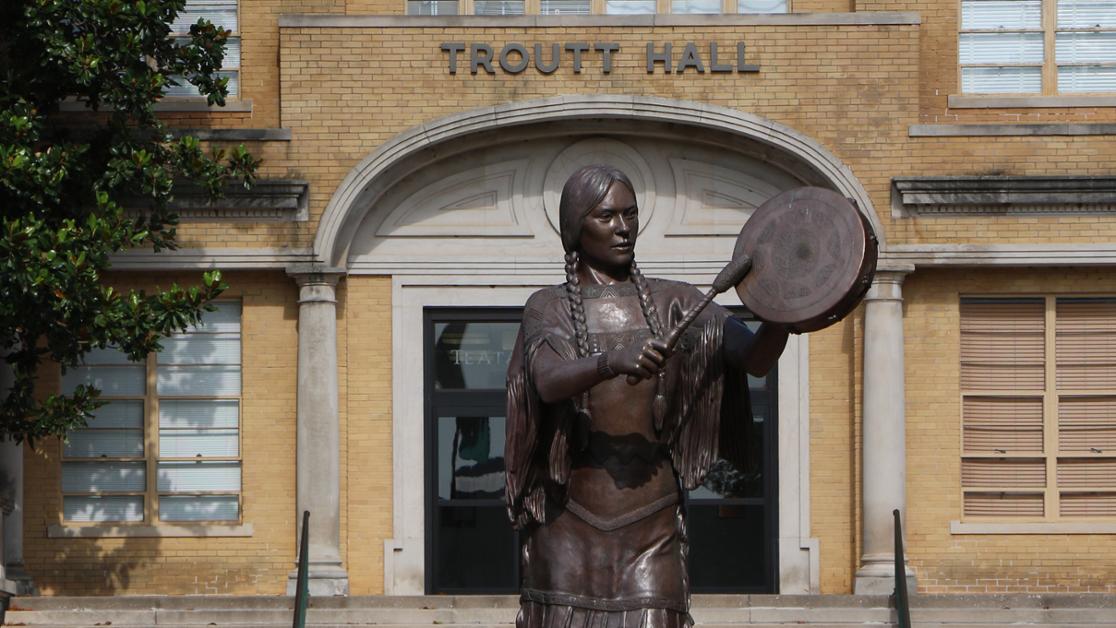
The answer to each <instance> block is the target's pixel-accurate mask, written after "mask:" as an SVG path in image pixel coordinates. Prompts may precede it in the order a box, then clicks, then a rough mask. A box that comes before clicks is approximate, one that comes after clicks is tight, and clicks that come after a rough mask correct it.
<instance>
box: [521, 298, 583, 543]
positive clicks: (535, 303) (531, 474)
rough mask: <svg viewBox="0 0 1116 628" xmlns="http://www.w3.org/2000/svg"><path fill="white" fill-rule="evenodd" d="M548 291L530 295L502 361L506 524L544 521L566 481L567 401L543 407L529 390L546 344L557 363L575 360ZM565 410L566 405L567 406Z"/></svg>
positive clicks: (558, 304)
mask: <svg viewBox="0 0 1116 628" xmlns="http://www.w3.org/2000/svg"><path fill="white" fill-rule="evenodd" d="M562 307H563V304H562V301H561V299H560V298H558V297H557V296H556V295H555V294H554V291H553V289H547V290H542V291H540V292H537V293H535V295H533V296H532V297H531V298H530V299H529V300H528V301H527V305H526V306H525V308H524V312H523V323H522V325H521V326H520V329H519V337H518V338H516V343H515V349H514V351H513V352H512V357H511V360H510V361H509V363H508V379H507V388H508V406H507V428H506V441H505V444H504V464H505V466H506V471H507V484H506V491H507V492H506V501H507V508H508V516H509V518H510V519H511V521H512V525H513V526H514V527H516V528H521V527H523V526H526V525H528V524H530V523H531V522H532V521H534V522H538V523H546V518H547V500H548V496H550V498H555V497H559V496H560V494H561V492H562V491H563V490H564V487H565V485H566V483H567V482H568V481H569V474H570V454H569V442H570V430H571V428H572V415H573V407H572V404H570V403H562V404H551V406H549V407H547V406H544V404H543V403H542V401H541V400H540V399H539V396H538V393H537V392H536V390H535V385H534V376H533V369H532V367H533V364H534V359H535V355H536V353H537V352H538V351H539V349H541V348H542V347H543V346H544V345H546V346H549V347H550V348H551V349H553V350H554V352H555V353H557V354H558V356H559V357H561V358H563V359H574V358H576V357H577V355H576V352H575V351H574V349H573V344H572V339H571V337H572V329H567V327H569V324H568V323H566V321H565V320H564V319H565V318H568V317H563V316H561V315H560V314H561V313H563V312H564V311H565V310H563V309H562ZM567 406H568V407H567Z"/></svg>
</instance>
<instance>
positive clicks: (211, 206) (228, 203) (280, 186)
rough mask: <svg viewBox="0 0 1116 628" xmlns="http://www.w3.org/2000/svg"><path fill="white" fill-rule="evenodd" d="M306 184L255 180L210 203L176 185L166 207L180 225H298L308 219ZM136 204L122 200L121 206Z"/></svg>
mask: <svg viewBox="0 0 1116 628" xmlns="http://www.w3.org/2000/svg"><path fill="white" fill-rule="evenodd" d="M309 192H310V184H309V183H307V182H306V181H302V180H300V179H257V180H256V181H255V182H254V183H253V184H252V188H251V189H245V188H244V186H241V185H238V184H235V183H230V184H227V185H225V187H224V189H223V190H222V197H221V198H219V199H217V200H214V201H210V200H209V195H208V193H207V192H206V191H205V190H204V189H203V188H201V187H199V186H197V185H193V184H178V185H175V187H174V198H173V199H172V200H171V202H170V204H169V208H170V209H171V210H172V211H174V212H175V213H177V214H178V217H179V219H180V220H181V221H182V222H301V221H305V220H306V219H307V218H308V208H309V199H308V197H309ZM135 205H139V201H138V200H135V201H134V202H133V203H130V202H128V201H125V207H129V206H135Z"/></svg>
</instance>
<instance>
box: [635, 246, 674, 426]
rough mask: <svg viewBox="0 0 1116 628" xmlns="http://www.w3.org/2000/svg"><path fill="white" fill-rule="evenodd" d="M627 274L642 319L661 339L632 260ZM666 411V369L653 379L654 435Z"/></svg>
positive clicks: (658, 323) (653, 310) (656, 315)
mask: <svg viewBox="0 0 1116 628" xmlns="http://www.w3.org/2000/svg"><path fill="white" fill-rule="evenodd" d="M629 274H630V275H631V276H632V283H634V284H635V287H636V294H638V295H639V308H640V309H641V310H643V318H645V319H647V326H648V327H649V328H651V334H652V335H654V336H655V337H657V338H663V337H664V336H663V325H662V321H660V320H659V308H658V307H656V306H655V300H654V299H653V298H651V289H650V288H648V287H647V280H645V279H644V278H643V273H641V272H639V267H638V266H636V263H635V260H634V259H633V260H632V266H631V269H630V270H629ZM666 411H667V402H666V369H663V370H661V371H659V375H658V377H656V378H655V398H654V400H653V401H652V402H651V416H652V418H653V419H654V422H655V432H656V433H662V431H663V423H664V421H665V419H666Z"/></svg>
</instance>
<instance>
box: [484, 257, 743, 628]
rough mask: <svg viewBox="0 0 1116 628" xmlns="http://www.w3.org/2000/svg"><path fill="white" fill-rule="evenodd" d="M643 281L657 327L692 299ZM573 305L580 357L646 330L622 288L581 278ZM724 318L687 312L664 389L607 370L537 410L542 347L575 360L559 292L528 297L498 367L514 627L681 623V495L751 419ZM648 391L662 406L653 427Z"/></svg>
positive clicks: (717, 310) (675, 626)
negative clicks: (504, 362) (514, 581)
mask: <svg viewBox="0 0 1116 628" xmlns="http://www.w3.org/2000/svg"><path fill="white" fill-rule="evenodd" d="M648 285H649V289H650V291H651V295H652V298H653V299H654V300H655V303H656V305H657V307H658V310H659V312H662V313H663V314H662V318H663V319H664V320H663V321H662V323H663V328H664V329H671V328H673V326H674V324H675V323H676V322H677V321H679V320H680V319H681V318H682V317H683V316H684V314H685V312H686V311H688V310H689V309H690V308H691V307H692V306H693V305H694V304H696V303H697V302H698V300H700V298H701V294H700V293H699V292H698V291H697V290H696V289H695V288H693V287H692V286H689V285H687V284H682V283H677V282H669V281H659V280H653V279H652V280H649V281H648ZM582 299H583V303H584V309H585V316H586V324H587V327H588V331H589V340H590V348H591V352H592V353H599V352H607V351H610V350H614V349H617V348H621V347H624V346H628V345H631V344H633V343H642V342H644V340H645V339H646V338H647V337H649V335H650V333H651V332H650V330H649V327H648V325H647V322H646V320H645V318H644V315H643V313H642V311H641V309H640V305H639V297H638V295H637V293H636V290H635V286H634V285H633V284H630V283H624V284H617V285H612V286H597V285H593V286H583V287H582ZM727 317H728V312H727V311H726V310H725V309H724V308H721V307H718V306H715V305H714V306H711V307H710V308H708V309H707V310H706V311H705V312H704V313H703V314H702V315H701V316H700V317H699V318H698V320H697V321H696V322H695V323H694V325H692V326H691V328H690V331H688V332H687V333H686V334H685V335H684V336H683V338H682V341H681V342H680V344H679V347H678V348H677V349H676V351H675V354H674V355H673V356H672V357H671V358H670V360H669V361H668V363H667V368H666V369H665V376H664V381H663V383H662V384H658V383H656V380H657V378H652V379H650V380H647V381H644V382H641V383H640V384H638V385H635V386H632V385H629V384H628V383H627V382H626V378H625V377H623V376H621V377H614V378H612V379H609V380H606V381H604V382H602V383H601V384H598V385H597V386H595V387H593V388H592V389H591V390H590V391H589V394H588V399H587V407H585V406H586V404H585V398H584V397H581V398H579V399H576V400H575V399H571V400H567V401H563V402H560V403H553V404H544V403H542V402H541V400H540V399H539V397H538V394H537V393H536V391H535V388H534V384H533V380H534V376H535V372H534V370H533V362H534V357H535V355H536V354H537V352H538V351H539V350H541V349H542V348H543V346H544V345H545V346H549V348H550V349H553V351H554V352H555V353H557V354H558V356H559V357H561V358H563V359H570V360H572V359H576V358H577V350H576V347H577V341H576V332H575V330H574V326H573V322H572V319H571V315H570V307H569V302H568V300H567V297H566V293H565V289H564V287H563V286H556V287H552V288H546V289H543V290H540V291H538V292H536V293H535V294H534V295H532V297H531V298H530V299H529V300H528V302H527V305H526V308H525V311H524V316H523V325H522V327H521V329H520V336H519V339H518V341H517V346H516V349H515V352H514V354H513V356H512V359H511V362H510V365H509V369H508V427H507V444H506V449H505V462H506V465H507V503H508V511H509V515H510V516H511V518H512V521H513V523H514V524H515V525H516V527H518V528H520V529H521V531H522V532H521V535H520V537H521V539H522V546H521V555H520V560H521V573H522V595H521V602H520V604H521V605H520V612H519V617H518V618H517V620H516V625H517V628H643V627H654V628H660V627H662V628H682V627H685V626H690V625H692V620H691V619H690V615H689V583H688V581H687V576H686V549H687V545H686V528H685V514H684V512H683V507H682V501H681V498H682V491H683V490H688V489H692V488H695V487H697V486H698V485H700V484H701V482H702V481H703V479H704V477H705V474H706V472H708V470H709V467H710V465H711V464H712V463H713V462H714V461H716V460H717V458H719V457H720V458H725V459H727V460H729V461H731V462H734V463H737V464H738V466H739V464H740V463H742V462H743V461H744V460H743V459H744V456H745V449H746V447H745V443H744V435H745V434H746V433H747V432H746V430H747V425H748V423H749V422H750V413H749V408H748V400H747V382H746V380H745V378H744V375H743V374H742V373H739V372H736V371H734V370H733V369H731V368H729V367H728V366H726V365H725V363H724V361H723V360H722V356H721V345H722V334H723V328H724V324H725V318H727ZM741 327H743V326H742V325H741ZM744 333H747V332H746V331H745V332H744ZM726 382H728V384H727V385H726ZM659 385H662V386H663V387H664V389H665V390H664V392H665V396H666V399H667V411H666V412H665V413H664V414H663V415H662V417H661V418H660V419H659V421H656V419H655V417H654V416H653V414H654V413H653V412H652V400H653V397H654V396H655V392H656V387H657V386H659ZM579 409H580V410H582V411H581V412H579ZM586 410H587V411H586ZM722 416H725V417H726V420H722ZM657 422H658V423H661V424H656V423H657Z"/></svg>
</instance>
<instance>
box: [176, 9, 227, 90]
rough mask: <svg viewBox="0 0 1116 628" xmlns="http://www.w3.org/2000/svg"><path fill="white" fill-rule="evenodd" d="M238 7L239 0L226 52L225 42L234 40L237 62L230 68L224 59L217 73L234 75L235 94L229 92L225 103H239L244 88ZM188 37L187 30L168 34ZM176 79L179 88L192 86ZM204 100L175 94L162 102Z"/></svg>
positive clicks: (188, 32) (183, 78) (178, 37)
mask: <svg viewBox="0 0 1116 628" xmlns="http://www.w3.org/2000/svg"><path fill="white" fill-rule="evenodd" d="M186 4H187V5H189V4H190V0H187V2H186ZM240 5H241V0H237V2H236V29H234V30H233V31H232V32H230V33H229V38H228V40H227V41H226V52H227V50H228V48H227V42H228V41H233V40H235V41H236V42H237V45H238V46H239V47H240V55H239V60H238V61H237V64H236V67H230V66H226V65H224V61H225V60H227V59H228V57H226V58H225V60H223V61H222V65H221V69H220V70H218V71H217V72H218V73H219V74H233V75H235V78H236V83H235V84H236V93H235V94H234V93H232V92H230V93H229V95H228V97H227V98H226V100H227V101H239V100H242V99H243V96H242V94H243V88H244V68H243V66H244V40H243V39H242V38H241V36H240V24H241V15H240ZM189 36H190V31H189V30H187V31H185V32H183V31H175V30H172V31H171V33H170V38H171V39H182V38H187V37H189ZM177 79H178V80H180V81H181V82H182V85H181V86H180V87H181V88H189V87H191V86H192V84H191V83H189V82H188V81H186V79H185V77H181V76H178V77H177ZM230 82H231V81H230ZM205 99H206V98H205V96H202V95H201V94H176V95H173V96H170V95H168V96H164V97H163V100H164V101H169V102H182V101H198V100H203V101H204V100H205Z"/></svg>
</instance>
